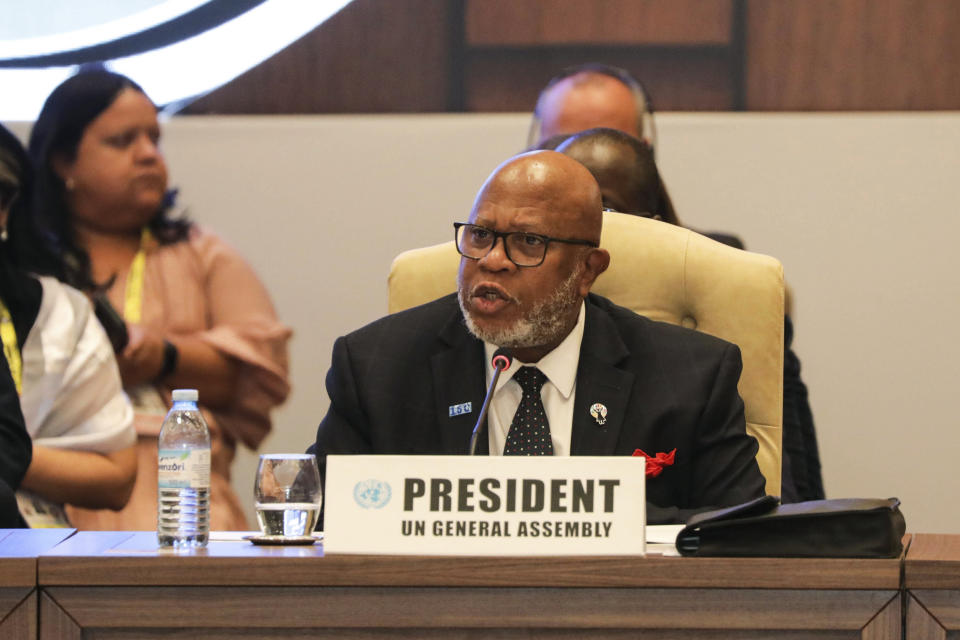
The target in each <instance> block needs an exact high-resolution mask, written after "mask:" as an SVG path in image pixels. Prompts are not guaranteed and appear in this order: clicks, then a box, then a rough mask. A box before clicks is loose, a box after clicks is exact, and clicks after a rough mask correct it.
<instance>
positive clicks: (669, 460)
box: [633, 449, 677, 478]
mask: <svg viewBox="0 0 960 640" xmlns="http://www.w3.org/2000/svg"><path fill="white" fill-rule="evenodd" d="M676 454H677V450H676V449H674V450H673V451H671V452H670V453H658V454H657V455H655V456H651V455H649V454H646V453H644V452H643V449H635V450H634V452H633V455H635V456H643V457H644V458H646V459H647V471H646V475H647V476H649V477H651V478H656V477H657V476H658V475H660V474H661V473H663V468H664V467H669V466H671V465H672V464H673V460H674V458H676Z"/></svg>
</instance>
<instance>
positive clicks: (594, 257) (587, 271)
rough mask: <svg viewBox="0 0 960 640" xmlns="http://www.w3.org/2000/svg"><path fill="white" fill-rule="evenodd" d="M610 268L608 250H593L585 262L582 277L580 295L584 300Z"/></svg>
mask: <svg viewBox="0 0 960 640" xmlns="http://www.w3.org/2000/svg"><path fill="white" fill-rule="evenodd" d="M609 266H610V252H609V251H607V250H606V249H591V250H590V251H589V253H587V257H586V260H584V270H583V275H582V276H580V295H581V296H582V297H584V298H586V297H587V294H588V293H590V287H592V286H593V283H594V281H595V280H596V279H597V278H598V277H599V276H600V274H601V273H603V272H604V271H606V270H607V267H609Z"/></svg>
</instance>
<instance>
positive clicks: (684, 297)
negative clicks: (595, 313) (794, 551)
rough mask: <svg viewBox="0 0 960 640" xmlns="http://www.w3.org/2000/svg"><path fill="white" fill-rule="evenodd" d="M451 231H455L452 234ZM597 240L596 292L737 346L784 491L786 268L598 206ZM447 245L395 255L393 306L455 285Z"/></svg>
mask: <svg viewBox="0 0 960 640" xmlns="http://www.w3.org/2000/svg"><path fill="white" fill-rule="evenodd" d="M452 233H453V232H452V230H451V234H452ZM600 246H602V247H603V248H605V249H606V250H607V251H609V252H610V256H611V258H610V268H609V269H608V270H607V271H606V273H604V274H603V275H601V276H600V277H599V278H598V279H597V281H596V283H595V284H594V286H593V289H592V291H593V292H594V293H597V294H599V295H601V296H604V297H606V298H609V299H610V300H612V301H613V302H615V303H616V304H619V305H621V306H624V307H628V308H630V309H632V310H634V311H636V312H637V313H639V314H640V315H644V316H647V317H649V318H652V319H654V320H661V321H664V322H670V323H673V324H679V325H683V326H685V327H689V328H691V329H696V330H698V331H703V332H705V333H709V334H711V335H714V336H718V337H720V338H723V339H725V340H728V341H730V342H733V343H734V344H737V345H739V346H740V351H741V353H742V354H743V374H742V375H741V376H740V385H739V389H740V395H741V396H742V397H743V402H744V405H745V412H746V419H747V432H748V433H750V434H751V435H752V436H754V437H755V438H756V439H757V441H758V442H759V443H760V450H759V452H758V453H757V462H758V463H759V465H760V471H761V472H763V475H764V477H765V478H766V480H767V493H768V494H771V495H780V452H781V437H780V436H781V430H782V423H783V304H784V302H783V300H784V293H783V291H784V289H783V268H782V267H781V265H780V263H779V262H778V261H776V260H775V259H773V258H770V257H768V256H763V255H760V254H756V253H749V252H747V251H740V250H738V249H733V248H731V247H728V246H726V245H723V244H720V243H719V242H715V241H713V240H710V239H709V238H707V237H704V236H702V235H700V234H698V233H694V232H693V231H690V230H688V229H684V228H682V227H676V226H673V225H669V224H666V223H663V222H657V221H655V220H648V219H646V218H640V217H637V216H631V215H625V214H622V213H610V212H607V213H604V219H603V236H602V238H601V241H600ZM459 264H460V255H459V254H458V253H457V250H456V248H455V247H454V244H453V242H452V241H451V242H448V243H445V244H440V245H435V246H432V247H425V248H423V249H414V250H412V251H407V252H405V253H402V254H400V255H399V256H397V258H396V259H395V260H394V261H393V265H392V266H391V268H390V278H389V281H388V290H389V309H390V312H391V313H393V312H395V311H401V310H403V309H407V308H409V307H413V306H416V305H418V304H423V303H425V302H429V301H430V300H433V299H435V298H439V297H440V296H443V295H446V294H448V293H452V292H453V291H455V290H456V280H457V268H458V266H459Z"/></svg>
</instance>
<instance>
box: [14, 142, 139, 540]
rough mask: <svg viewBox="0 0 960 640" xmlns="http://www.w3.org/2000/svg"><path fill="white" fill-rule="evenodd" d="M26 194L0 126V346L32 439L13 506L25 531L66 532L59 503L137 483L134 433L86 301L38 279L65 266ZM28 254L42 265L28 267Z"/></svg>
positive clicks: (26, 176)
mask: <svg viewBox="0 0 960 640" xmlns="http://www.w3.org/2000/svg"><path fill="white" fill-rule="evenodd" d="M30 187H31V171H30V164H29V160H28V158H27V155H26V152H25V151H24V150H23V147H22V146H21V145H20V142H19V141H18V140H17V139H16V138H15V137H14V136H13V134H12V133H10V132H9V131H7V130H6V129H5V128H3V127H2V126H0V339H2V342H3V351H4V356H5V358H4V360H5V362H6V364H7V366H8V367H9V371H10V374H11V375H12V378H13V380H14V382H15V384H16V388H17V389H18V390H19V391H20V405H21V407H22V409H23V416H24V419H25V422H26V426H27V430H28V431H29V433H30V435H31V436H32V437H33V461H32V462H31V463H30V466H29V467H28V468H27V471H26V475H25V476H24V478H23V482H22V483H21V485H20V488H21V492H20V493H18V500H19V502H20V506H21V511H23V513H24V515H26V517H27V520H28V522H30V523H31V524H33V525H50V524H61V525H65V524H66V521H65V519H64V517H63V509H62V508H61V505H64V504H71V505H77V506H84V507H92V508H104V507H109V508H112V509H120V508H121V507H123V505H124V504H126V502H127V499H128V498H129V496H130V491H131V490H132V488H133V481H134V478H135V477H136V461H137V458H136V449H135V447H134V444H135V441H136V434H135V432H134V430H133V411H132V409H131V407H130V402H129V401H128V400H127V397H126V396H125V395H124V393H123V389H122V386H121V382H120V374H119V371H118V370H117V364H116V361H115V360H114V358H113V351H112V349H111V347H110V343H109V341H108V340H107V337H106V335H105V334H104V331H103V329H102V328H101V327H100V324H99V323H98V322H97V320H96V318H95V317H94V315H93V312H92V310H91V307H90V303H89V301H88V300H87V298H86V297H85V296H84V295H83V294H82V293H80V292H79V291H76V290H75V289H72V288H70V287H67V286H65V285H63V284H62V283H61V282H59V281H58V280H56V279H55V278H51V277H49V275H35V274H43V273H46V274H51V273H57V272H60V271H61V270H62V265H58V256H57V255H56V254H55V253H52V252H51V251H49V249H48V248H47V247H46V246H45V244H44V243H43V241H42V238H41V237H40V234H39V233H38V230H37V229H36V227H35V226H34V225H33V224H32V218H31V216H30V213H29V210H28V209H29V205H30ZM25 256H30V257H31V262H34V263H40V262H42V263H43V265H44V266H43V267H42V268H37V269H36V270H34V269H33V268H31V267H28V266H27V265H26V264H25V262H24V257H25ZM28 270H30V271H33V273H32V274H31V273H28ZM50 518H52V520H51V519H50Z"/></svg>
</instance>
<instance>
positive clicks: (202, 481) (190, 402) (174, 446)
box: [157, 389, 210, 548]
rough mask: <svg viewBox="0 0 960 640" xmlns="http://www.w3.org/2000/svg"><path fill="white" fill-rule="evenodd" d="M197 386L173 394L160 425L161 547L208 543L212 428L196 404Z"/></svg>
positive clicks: (201, 545)
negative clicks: (165, 415)
mask: <svg viewBox="0 0 960 640" xmlns="http://www.w3.org/2000/svg"><path fill="white" fill-rule="evenodd" d="M197 397H198V396H197V390H196V389H177V390H176V391H174V392H173V407H172V408H171V409H170V413H168V414H167V417H166V418H165V419H164V421H163V426H162V427H161V428H160V442H159V451H158V463H159V473H158V474H157V490H158V496H159V497H158V503H157V542H158V543H159V544H160V546H161V547H177V548H190V547H205V546H207V540H208V539H209V537H210V431H209V430H208V429H207V423H206V421H205V420H204V419H203V416H202V415H201V414H200V410H199V409H198V408H197Z"/></svg>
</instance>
